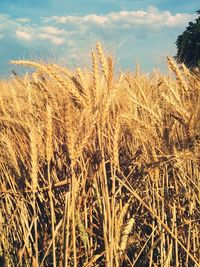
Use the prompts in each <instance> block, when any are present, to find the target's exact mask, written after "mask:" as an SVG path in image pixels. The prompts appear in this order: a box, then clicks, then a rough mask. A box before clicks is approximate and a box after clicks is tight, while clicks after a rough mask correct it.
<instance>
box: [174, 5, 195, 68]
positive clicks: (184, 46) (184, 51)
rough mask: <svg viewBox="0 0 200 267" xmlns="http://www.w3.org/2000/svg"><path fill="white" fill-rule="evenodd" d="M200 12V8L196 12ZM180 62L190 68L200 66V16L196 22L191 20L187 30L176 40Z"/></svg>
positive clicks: (177, 55)
mask: <svg viewBox="0 0 200 267" xmlns="http://www.w3.org/2000/svg"><path fill="white" fill-rule="evenodd" d="M196 13H197V14H200V10H198V11H197V12H196ZM176 46H177V54H176V56H175V59H176V60H177V62H178V63H184V64H185V65H186V66H187V67H188V68H195V67H200V16H199V17H198V18H197V19H196V21H195V22H189V25H188V27H187V28H186V30H185V31H184V32H183V33H182V34H181V35H179V36H178V38H177V40H176Z"/></svg>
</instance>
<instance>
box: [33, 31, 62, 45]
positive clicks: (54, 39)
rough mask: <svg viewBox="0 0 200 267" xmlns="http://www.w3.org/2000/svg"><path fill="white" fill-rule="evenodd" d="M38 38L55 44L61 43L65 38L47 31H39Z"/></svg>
mask: <svg viewBox="0 0 200 267" xmlns="http://www.w3.org/2000/svg"><path fill="white" fill-rule="evenodd" d="M38 39H39V40H47V41H50V42H52V43H53V44H55V45H61V44H64V42H65V39H64V38H61V37H57V36H54V35H51V34H48V33H39V34H38Z"/></svg>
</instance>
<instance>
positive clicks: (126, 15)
mask: <svg viewBox="0 0 200 267" xmlns="http://www.w3.org/2000/svg"><path fill="white" fill-rule="evenodd" d="M194 18H195V15H192V14H187V13H183V14H180V13H177V14H175V15H173V14H171V13H170V12H169V11H160V10H158V9H156V8H152V7H151V8H149V9H148V10H147V11H144V10H138V11H119V12H110V13H108V14H106V15H102V16H99V15H96V14H89V15H85V16H82V17H80V16H52V17H45V18H43V22H44V23H57V24H71V25H84V26H86V25H87V26H90V25H94V24H96V25H97V26H107V27H108V28H109V27H114V26H116V27H118V26H119V25H121V23H122V24H125V25H130V26H137V25H144V26H145V25H146V26H148V27H157V28H158V27H163V26H167V27H176V26H181V25H184V24H185V23H186V22H188V21H191V20H193V19H194Z"/></svg>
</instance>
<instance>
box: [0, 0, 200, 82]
mask: <svg viewBox="0 0 200 267" xmlns="http://www.w3.org/2000/svg"><path fill="white" fill-rule="evenodd" d="M199 9H200V5H199V0H168V1H164V0H34V1H33V0H5V1H3V0H0V77H7V76H9V75H10V74H11V71H12V70H15V69H16V66H13V65H11V64H10V61H11V60H13V59H14V60H18V59H28V60H37V61H38V60H39V61H40V60H42V61H48V62H49V61H50V62H52V61H53V62H55V63H59V64H62V65H64V66H67V67H69V68H77V67H83V68H85V67H87V66H88V64H89V63H90V62H91V56H90V54H91V50H92V49H93V50H94V49H95V44H96V43H97V41H100V42H101V43H102V44H103V46H104V48H105V50H106V52H108V53H111V54H113V55H114V58H115V62H116V63H115V64H116V68H117V69H118V70H122V71H125V70H134V68H135V66H136V64H137V63H139V65H140V67H141V69H142V70H143V71H144V72H150V71H152V70H153V69H158V68H159V69H161V70H163V71H164V70H165V68H166V56H167V55H169V56H174V55H175V54H176V45H175V41H176V39H177V37H178V35H180V34H181V33H182V32H183V31H184V30H185V28H186V27H187V25H188V23H189V22H190V21H194V20H195V18H196V17H197V15H196V14H195V12H196V11H197V10H199Z"/></svg>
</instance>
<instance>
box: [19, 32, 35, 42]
mask: <svg viewBox="0 0 200 267" xmlns="http://www.w3.org/2000/svg"><path fill="white" fill-rule="evenodd" d="M16 36H17V37H18V38H19V39H23V40H26V41H30V40H31V39H32V38H31V34H30V33H28V32H25V31H21V30H16Z"/></svg>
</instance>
